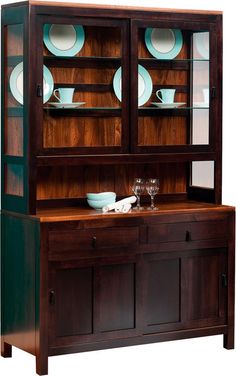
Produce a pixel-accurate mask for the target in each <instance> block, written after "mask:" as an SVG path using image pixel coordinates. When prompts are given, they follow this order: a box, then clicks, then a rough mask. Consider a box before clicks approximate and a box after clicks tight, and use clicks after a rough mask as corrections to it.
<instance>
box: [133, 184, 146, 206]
mask: <svg viewBox="0 0 236 376" xmlns="http://www.w3.org/2000/svg"><path fill="white" fill-rule="evenodd" d="M144 190H145V180H144V179H141V178H135V179H134V182H133V185H132V191H133V193H134V194H135V196H136V197H137V205H136V206H135V207H134V208H133V210H142V209H143V207H142V206H140V195H141V194H142V193H143V192H144Z"/></svg>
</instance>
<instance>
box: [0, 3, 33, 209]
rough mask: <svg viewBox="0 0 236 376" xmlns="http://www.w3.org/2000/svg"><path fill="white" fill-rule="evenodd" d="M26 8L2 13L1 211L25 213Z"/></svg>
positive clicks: (26, 190)
mask: <svg viewBox="0 0 236 376" xmlns="http://www.w3.org/2000/svg"><path fill="white" fill-rule="evenodd" d="M25 14H26V7H25V6H22V7H20V8H19V10H18V11H17V12H15V13H12V12H8V10H7V9H3V11H2V44H3V46H2V52H3V53H2V160H1V164H2V198H3V199H2V208H3V209H7V210H12V211H16V212H22V213H26V212H27V210H28V168H27V158H28V156H27V146H26V145H27V140H26V139H27V132H28V123H27V121H28V120H27V99H26V98H27V95H26V90H27V82H28V81H27V80H28V78H27V73H26V72H27V58H26V51H27V43H25V41H26V30H25V19H26V18H25Z"/></svg>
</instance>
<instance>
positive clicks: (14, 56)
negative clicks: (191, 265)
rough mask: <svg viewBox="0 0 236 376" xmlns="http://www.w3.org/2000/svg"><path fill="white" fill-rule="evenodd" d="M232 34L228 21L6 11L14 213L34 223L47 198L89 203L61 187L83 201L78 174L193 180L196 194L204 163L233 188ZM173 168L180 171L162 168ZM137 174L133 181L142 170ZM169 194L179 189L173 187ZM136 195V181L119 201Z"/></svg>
mask: <svg viewBox="0 0 236 376" xmlns="http://www.w3.org/2000/svg"><path fill="white" fill-rule="evenodd" d="M16 10H17V11H16ZM220 27H221V13H220V12H202V11H184V10H183V11H182V10H165V9H150V10H149V9H142V8H126V7H108V6H99V7H98V6H92V5H91V6H90V5H87V4H86V5H85V4H84V5H83V4H81V5H80V4H74V3H73V4H70V3H64V4H62V3H59V4H56V5H55V3H48V2H37V1H30V2H22V3H16V4H11V5H7V6H3V9H2V52H3V53H2V77H3V80H2V93H3V95H2V108H3V116H2V154H3V157H2V192H3V193H2V194H3V202H4V203H3V208H5V209H9V210H14V211H20V212H25V213H33V212H35V208H36V204H35V203H36V201H37V200H41V199H45V200H47V199H50V200H51V199H53V198H65V197H64V196H66V195H69V198H76V197H77V193H78V192H80V196H81V198H83V195H84V193H83V192H84V191H85V187H84V186H81V185H80V188H78V189H77V190H75V191H74V192H76V193H74V196H76V197H74V196H73V194H71V193H69V194H66V195H65V194H64V193H63V194H61V195H60V194H58V192H59V191H60V189H61V188H60V187H59V189H57V188H58V187H56V186H60V184H62V183H60V182H63V184H64V185H66V188H65V186H64V188H63V189H64V191H63V189H62V191H63V192H71V191H73V189H72V188H71V186H70V185H69V184H70V182H71V179H72V178H71V176H77V173H75V170H74V169H75V168H76V167H77V166H79V165H80V168H82V167H81V166H83V164H86V165H93V164H98V163H100V162H101V163H102V164H103V166H107V165H109V164H112V165H114V166H116V165H117V164H118V165H121V166H122V165H124V166H125V164H126V163H132V164H136V165H137V164H140V166H141V167H140V168H141V169H143V170H145V169H146V167H145V163H148V164H154V163H155V164H157V166H156V167H155V168H154V170H155V169H156V170H157V171H169V174H172V176H173V171H184V176H183V173H182V172H181V173H180V175H181V176H180V175H179V177H177V178H176V179H177V180H176V181H178V179H179V181H180V183H178V184H177V185H178V187H180V186H181V187H182V186H183V189H182V188H181V191H184V192H185V193H187V191H188V189H189V188H188V187H189V186H190V185H191V184H192V183H191V182H190V180H191V181H194V179H195V175H196V169H199V170H201V169H202V166H203V165H201V164H200V165H199V166H198V167H197V163H198V161H199V163H200V162H201V163H207V164H208V165H209V166H211V167H210V168H211V171H210V176H211V183H210V184H209V185H210V189H214V187H215V185H216V180H217V179H218V184H219V182H220V178H221V167H220V160H221V68H220V67H221V48H220V44H221V40H220V38H221V32H220ZM166 162H168V163H173V162H174V163H177V162H179V163H180V164H179V165H178V166H176V167H175V166H173V165H171V167H170V168H169V169H168V168H165V169H161V168H160V165H158V164H159V163H166ZM194 163H195V164H194ZM54 166H55V167H54ZM60 166H62V169H60ZM68 166H70V168H68ZM73 166H74V169H73ZM183 166H184V168H183ZM125 168H127V167H124V168H123V170H122V168H121V170H122V173H121V179H123V180H125V179H126V178H127V174H128V178H127V179H126V180H127V181H128V180H129V179H131V176H132V171H131V170H132V169H131V168H130V171H128V173H127V172H125V173H124V171H125ZM91 169H92V167H91ZM102 169H104V171H105V170H106V168H105V167H104V168H102ZM116 169H117V168H116ZM116 169H114V171H116ZM134 170H135V169H134ZM57 171H58V172H57ZM63 171H66V172H65V173H64V175H63ZM104 171H102V172H101V175H104V174H105V172H104ZM114 171H113V172H114ZM161 174H163V175H166V176H168V173H166V172H165V173H163V172H161ZM207 174H208V175H209V173H207ZM110 175H111V173H110ZM114 175H115V172H114ZM190 175H191V176H190ZM52 176H54V178H52ZM81 176H92V174H91V171H90V170H89V169H88V171H87V170H86V171H83V172H82V174H81ZM50 179H51V180H50ZM76 179H77V178H76ZM168 179H169V180H170V182H169V181H168ZM72 180H73V179H72ZM115 180H116V178H115V177H114V178H110V181H109V184H110V185H109V186H112V184H113V185H114V184H115V183H114V181H115ZM52 181H53V182H54V183H55V184H54V183H53V182H52ZM91 181H94V186H98V185H99V184H98V179H95V180H94V179H93V178H91ZM53 184H54V188H52V189H51V186H53ZM71 184H72V186H73V185H74V184H75V182H74V181H73V183H71ZM82 184H83V183H82ZM122 184H123V185H124V186H125V183H124V181H123V182H122ZM122 184H121V185H122ZM163 186H166V187H170V186H172V187H174V186H175V184H174V183H173V178H171V177H170V176H169V177H168V178H166V181H165V182H164V184H163ZM91 188H93V185H91ZM208 188H209V187H208ZM169 189H170V188H167V190H166V191H165V190H164V192H163V193H170V192H169V191H168V190H169ZM178 189H179V188H178ZM178 189H176V188H173V189H172V190H173V193H176V192H177V191H178ZM48 191H50V192H49V193H45V192H48ZM128 192H129V188H128V187H127V182H126V188H125V189H123V190H122V189H120V192H119V193H120V195H121V196H122V195H125V194H127V193H128ZM211 201H214V199H212V200H211ZM218 201H219V200H218Z"/></svg>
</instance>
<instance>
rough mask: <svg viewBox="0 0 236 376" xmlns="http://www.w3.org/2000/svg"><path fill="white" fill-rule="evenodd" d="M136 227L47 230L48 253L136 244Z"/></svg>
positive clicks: (137, 233) (83, 250) (122, 246)
mask: <svg viewBox="0 0 236 376" xmlns="http://www.w3.org/2000/svg"><path fill="white" fill-rule="evenodd" d="M138 242H139V230H138V227H117V228H115V227H113V228H94V229H93V228H89V229H82V230H65V231H50V232H49V253H50V254H54V253H61V252H78V251H79V252H80V253H83V252H85V251H91V250H96V249H97V250H99V249H109V248H114V249H117V248H128V247H129V248H130V247H135V246H137V245H138Z"/></svg>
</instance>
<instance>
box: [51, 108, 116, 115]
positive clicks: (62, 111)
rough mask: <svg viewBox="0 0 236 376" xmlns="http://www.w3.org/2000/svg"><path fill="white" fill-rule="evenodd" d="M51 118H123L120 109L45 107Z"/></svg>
mask: <svg viewBox="0 0 236 376" xmlns="http://www.w3.org/2000/svg"><path fill="white" fill-rule="evenodd" d="M44 110H45V111H47V112H48V113H49V114H50V116H73V117H74V116H87V117H97V116H99V117H117V116H121V108H120V107H113V108H111V107H110V108H108V107H77V108H53V107H44Z"/></svg>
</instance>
